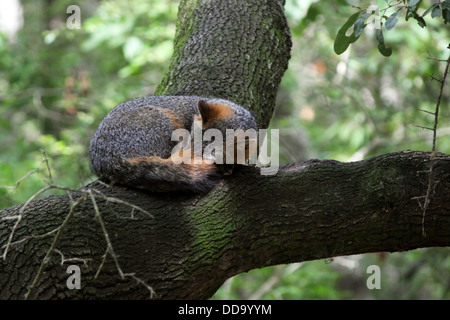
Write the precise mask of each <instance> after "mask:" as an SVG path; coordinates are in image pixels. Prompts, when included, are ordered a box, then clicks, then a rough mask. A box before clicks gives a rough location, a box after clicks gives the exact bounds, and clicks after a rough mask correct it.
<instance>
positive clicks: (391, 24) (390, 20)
mask: <svg viewBox="0 0 450 320" xmlns="http://www.w3.org/2000/svg"><path fill="white" fill-rule="evenodd" d="M400 10H401V9H400ZM400 10H397V11H396V12H395V13H393V14H391V15H390V16H389V18H387V19H386V23H385V27H386V29H387V30H391V29H392V28H394V26H395V25H396V24H397V22H398V19H397V15H398V13H399V12H400Z"/></svg>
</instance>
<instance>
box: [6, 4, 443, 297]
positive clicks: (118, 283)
mask: <svg viewBox="0 0 450 320" xmlns="http://www.w3.org/2000/svg"><path fill="white" fill-rule="evenodd" d="M244 26H245V27H244ZM211 35H213V36H211ZM252 39H253V40H252ZM289 46H290V40H289V32H288V29H287V25H286V20H285V19H284V16H283V12H282V8H281V6H280V5H279V2H278V1H272V0H266V1H264V0H263V1H261V0H248V1H237V0H235V1H232V0H230V1H203V2H202V1H194V0H192V1H183V2H182V5H181V10H180V22H179V24H178V32H177V39H176V48H175V51H176V54H175V55H174V59H173V61H172V63H171V67H170V69H169V71H168V73H167V75H166V77H165V79H164V80H163V81H162V83H161V86H160V87H159V89H158V93H159V94H180V95H181V94H189V95H205V96H217V97H223V98H228V99H231V100H234V101H235V102H237V103H241V104H242V105H244V106H247V107H249V108H250V109H252V110H253V111H254V112H255V113H256V114H257V116H258V121H259V124H260V125H261V126H262V127H265V126H267V124H268V121H269V119H270V117H271V115H272V108H273V104H274V98H275V94H276V88H277V86H278V84H279V81H280V79H281V76H282V74H283V72H284V68H285V67H286V66H287V60H288V57H289V51H288V49H289ZM199 47H200V48H201V50H199V49H198V48H199ZM429 159H430V154H428V153H421V152H399V153H394V154H388V155H383V156H379V157H376V158H372V159H368V160H365V161H361V162H354V163H339V162H336V161H330V160H324V161H320V160H311V161H308V162H305V163H301V164H294V165H288V166H283V167H281V168H280V170H279V172H278V174H277V175H274V176H263V175H260V173H259V169H258V168H252V167H237V168H236V170H235V172H234V174H233V175H232V176H228V177H225V178H224V179H223V181H222V182H221V183H220V185H218V186H217V187H216V188H215V189H214V190H212V191H211V192H210V193H208V194H207V195H192V194H183V193H170V194H164V195H161V194H147V193H144V192H141V191H137V190H131V189H126V188H121V187H117V186H116V187H108V186H105V185H102V184H98V183H93V184H91V185H90V186H87V187H86V189H85V190H84V191H80V192H72V193H70V195H61V196H51V197H48V198H45V199H41V200H37V201H32V202H31V203H29V204H28V205H27V207H26V208H25V210H24V211H23V212H22V213H21V211H20V210H21V208H22V206H23V205H18V206H14V207H11V208H8V209H5V210H2V211H0V219H1V220H0V248H1V251H0V252H2V253H4V250H5V244H6V243H8V241H9V240H8V239H9V235H11V232H12V230H14V234H13V238H12V241H13V244H12V245H11V246H9V247H8V251H7V255H6V259H4V260H3V259H2V260H0V298H2V299H21V298H23V297H24V294H25V293H26V292H27V288H28V287H29V286H30V285H31V284H32V283H33V281H34V280H35V277H36V274H37V273H38V270H39V268H40V266H41V265H42V263H43V260H44V257H45V256H46V254H47V253H48V251H49V248H50V246H51V244H52V243H53V242H54V239H55V234H56V231H57V230H58V229H56V228H58V227H59V226H61V224H62V223H63V221H64V220H65V219H66V217H67V216H68V214H69V213H70V212H72V213H73V215H72V216H71V218H70V219H69V221H68V222H67V224H64V226H65V227H64V229H63V230H62V234H61V237H60V238H59V240H58V241H57V243H56V249H57V251H54V252H53V254H52V255H51V256H50V258H49V260H48V263H47V264H45V265H44V268H43V269H42V270H43V273H42V274H41V275H40V276H39V279H38V281H37V282H36V285H35V286H34V288H33V290H32V291H31V293H30V295H29V298H32V299H34V298H39V299H63V298H83V299H108V298H119V299H125V298H133V299H146V298H149V297H150V291H149V290H148V288H147V287H146V286H145V285H144V284H143V283H145V284H147V285H149V286H151V287H152V289H153V290H154V291H155V295H154V296H153V297H154V298H159V299H170V298H177V299H181V298H197V299H201V298H208V297H210V296H211V295H212V294H213V293H214V292H215V291H216V290H217V288H218V287H219V286H220V285H221V284H222V283H223V281H224V280H225V279H227V278H229V277H230V276H233V275H235V274H238V273H240V272H244V271H247V270H250V269H253V268H259V267H263V266H268V265H274V264H279V263H290V262H298V261H305V260H311V259H320V258H325V257H333V256H338V255H345V254H355V253H362V252H373V251H402V250H409V249H413V248H419V247H429V246H448V245H449V243H450V211H449V209H450V197H449V194H450V183H449V181H450V179H449V178H450V157H449V156H446V155H438V156H437V157H436V163H435V166H434V170H433V172H434V177H433V181H435V182H436V184H435V185H434V189H433V190H434V192H433V193H432V197H431V199H430V200H431V202H430V205H429V207H428V209H427V212H426V214H425V220H424V222H425V223H424V224H422V218H423V211H422V209H421V207H420V204H419V202H420V201H423V199H422V198H420V197H422V196H424V195H425V194H426V190H427V184H428V174H427V172H426V171H427V170H428V168H429V164H430V163H429ZM86 190H90V192H92V195H96V196H97V197H96V198H95V199H96V201H95V204H96V206H97V210H96V206H94V203H93V201H92V199H91V198H90V197H89V194H88V193H86V192H87V191H86ZM99 192H101V194H102V195H104V196H107V197H109V198H108V199H107V201H106V200H105V198H104V197H103V196H100V193H99ZM83 196H84V197H86V199H85V200H84V201H80V203H79V205H78V206H77V207H76V210H72V211H71V207H72V204H74V203H76V202H77V200H79V199H80V197H83ZM102 197H103V198H102ZM113 198H114V199H121V200H122V201H127V202H128V203H132V204H133V205H136V206H139V207H141V208H143V209H145V210H146V211H148V212H149V213H150V214H151V215H153V217H150V216H148V215H147V214H144V213H142V212H140V211H139V210H136V209H132V208H131V207H130V206H129V205H127V204H124V203H117V202H114V200H113ZM17 216H21V217H22V218H21V220H20V223H18V225H17V228H16V229H14V225H15V224H16V221H17V220H16V219H14V217H17ZM422 226H424V227H425V231H426V236H425V237H424V236H423V235H422ZM105 230H106V231H107V237H106V234H105V232H104V231H105ZM52 231H55V232H52ZM39 235H43V236H39ZM107 238H108V239H109V240H108V241H109V244H110V245H111V247H108V241H106V239H107ZM21 240H23V241H21ZM17 241H20V242H17ZM62 255H63V256H62ZM63 257H64V259H65V260H64V264H62V265H61V261H62V258H63ZM104 257H106V258H105V259H104ZM114 258H116V260H115V259H114ZM74 259H75V260H74ZM71 264H76V265H78V266H80V268H81V289H80V290H76V289H75V290H68V288H67V286H66V280H67V278H68V277H69V274H67V273H66V269H67V267H68V265H71ZM119 268H120V270H121V272H122V273H123V274H124V276H123V277H122V278H121V276H120V272H119ZM98 270H100V272H99V275H98V277H97V278H95V277H94V275H95V274H96V272H97V271H98Z"/></svg>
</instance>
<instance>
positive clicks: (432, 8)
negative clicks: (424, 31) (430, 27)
mask: <svg viewBox="0 0 450 320" xmlns="http://www.w3.org/2000/svg"><path fill="white" fill-rule="evenodd" d="M437 6H438V4H437V3H435V4H433V5H432V6H431V7H429V8H428V9H427V10H426V11H425V12H424V13H423V15H422V17H425V16H426V15H427V14H429V13H430V11H432V10H434V9H435V8H436V7H437Z"/></svg>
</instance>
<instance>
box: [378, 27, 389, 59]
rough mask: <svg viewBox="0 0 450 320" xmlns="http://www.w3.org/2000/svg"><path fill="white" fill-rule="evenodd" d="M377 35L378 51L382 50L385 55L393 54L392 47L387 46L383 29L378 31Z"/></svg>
mask: <svg viewBox="0 0 450 320" xmlns="http://www.w3.org/2000/svg"><path fill="white" fill-rule="evenodd" d="M375 36H376V38H377V41H378V51H380V53H381V54H382V55H383V56H385V57H389V56H390V55H391V54H392V49H391V48H387V47H386V44H385V43H384V37H383V32H382V31H381V29H379V30H377V31H376V33H375Z"/></svg>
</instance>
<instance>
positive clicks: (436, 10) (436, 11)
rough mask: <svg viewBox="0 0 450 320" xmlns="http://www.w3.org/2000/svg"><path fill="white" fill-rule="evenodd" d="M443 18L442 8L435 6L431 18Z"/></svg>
mask: <svg viewBox="0 0 450 320" xmlns="http://www.w3.org/2000/svg"><path fill="white" fill-rule="evenodd" d="M440 16H441V8H439V6H435V7H434V9H433V11H432V12H431V17H432V18H436V17H440Z"/></svg>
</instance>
